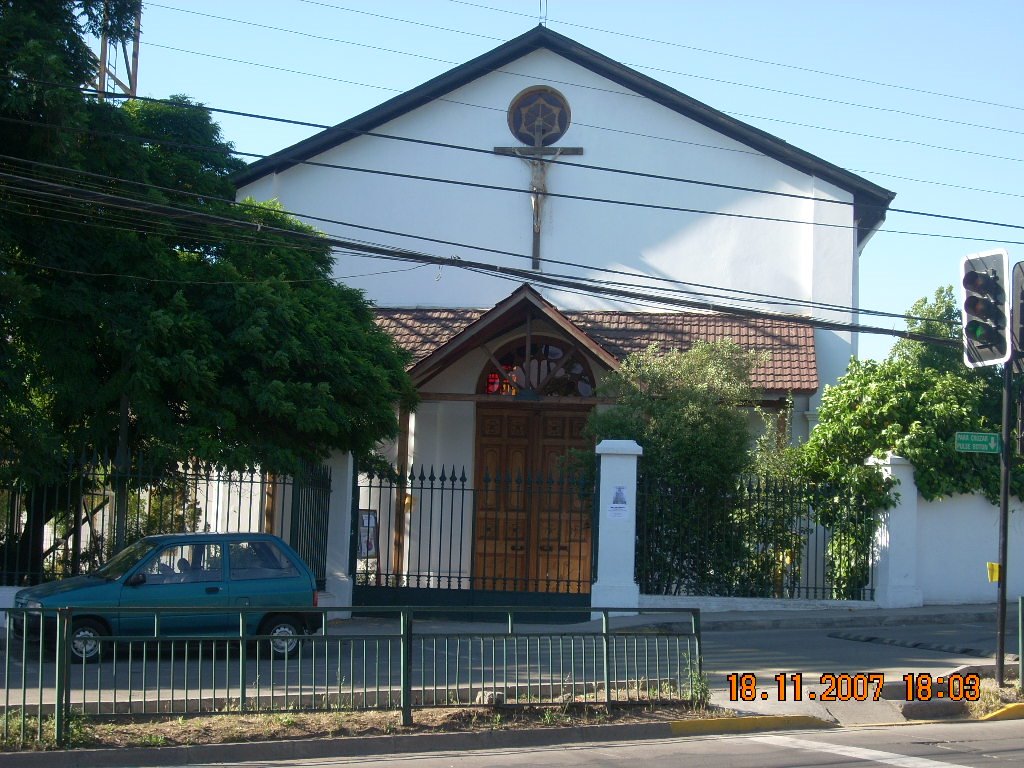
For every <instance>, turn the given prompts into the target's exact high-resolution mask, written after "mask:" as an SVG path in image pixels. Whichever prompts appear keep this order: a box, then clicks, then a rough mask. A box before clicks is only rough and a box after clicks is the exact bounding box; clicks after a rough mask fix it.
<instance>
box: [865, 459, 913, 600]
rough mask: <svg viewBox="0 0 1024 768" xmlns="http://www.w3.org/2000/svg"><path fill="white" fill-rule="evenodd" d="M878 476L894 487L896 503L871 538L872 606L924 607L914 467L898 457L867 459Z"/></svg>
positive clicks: (887, 511)
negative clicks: (873, 557)
mask: <svg viewBox="0 0 1024 768" xmlns="http://www.w3.org/2000/svg"><path fill="white" fill-rule="evenodd" d="M868 464H874V465H876V466H878V467H879V469H880V470H881V471H882V474H883V475H885V476H886V477H891V478H892V479H893V480H895V481H896V483H897V492H898V493H899V501H898V503H897V504H896V506H895V507H893V508H892V509H888V510H885V511H884V512H883V513H882V520H881V525H879V528H878V531H877V532H876V534H875V549H876V551H877V553H878V554H877V559H876V561H875V603H876V604H877V605H878V607H879V608H912V607H915V606H919V605H924V595H923V593H922V592H921V588H920V586H918V583H917V550H918V535H917V514H918V508H917V500H918V494H917V484H916V483H915V482H914V466H913V465H912V464H911V463H910V462H909V461H907V460H906V459H904V458H903V457H902V456H894V455H893V454H891V453H890V454H889V455H887V456H886V457H885V458H884V459H874V458H872V459H868Z"/></svg>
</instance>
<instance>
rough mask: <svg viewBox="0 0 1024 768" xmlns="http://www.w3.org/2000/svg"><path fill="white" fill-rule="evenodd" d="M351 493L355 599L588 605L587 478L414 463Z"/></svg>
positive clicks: (590, 513)
mask: <svg viewBox="0 0 1024 768" xmlns="http://www.w3.org/2000/svg"><path fill="white" fill-rule="evenodd" d="M353 496H354V502H353V530H352V536H353V546H352V548H351V554H352V563H351V568H352V570H351V572H352V573H354V574H355V587H354V593H353V604H354V605H357V606H358V605H364V606H381V605H436V606H451V605H462V606H474V605H476V606H512V605H516V606H518V605H522V606H531V605H533V606H550V605H560V606H581V607H589V605H590V586H591V582H592V575H593V568H592V564H593V562H594V546H595V535H594V526H593V520H594V489H593V485H592V481H591V482H590V483H588V482H586V481H584V480H582V479H578V478H574V477H570V476H566V475H561V476H558V477H522V476H520V477H484V478H483V481H482V483H481V485H480V487H478V488H474V487H472V485H471V484H470V482H469V480H468V478H467V475H466V473H465V470H463V471H458V470H456V469H455V468H454V467H451V468H442V469H441V471H440V472H435V471H434V470H433V469H432V468H431V469H429V470H428V469H426V468H420V469H419V471H410V472H409V473H408V474H402V475H399V474H398V473H395V472H389V473H385V474H383V475H381V474H373V475H363V476H361V477H359V478H358V479H357V481H356V487H355V493H354V494H353Z"/></svg>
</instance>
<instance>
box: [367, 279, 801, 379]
mask: <svg viewBox="0 0 1024 768" xmlns="http://www.w3.org/2000/svg"><path fill="white" fill-rule="evenodd" d="M524 288H526V289H528V292H527V291H524ZM537 299H539V302H541V303H537V302H536V300H537ZM524 300H526V301H528V302H529V303H530V305H531V306H535V307H537V308H538V309H541V308H543V307H545V306H546V307H547V308H549V309H550V310H552V311H553V312H554V313H555V314H550V313H548V312H545V316H547V317H548V318H550V319H553V320H555V321H557V322H558V323H559V325H560V327H561V328H563V329H564V330H567V331H569V330H571V331H572V335H573V337H574V338H576V339H580V338H581V337H582V338H583V339H585V340H586V342H585V346H586V347H587V348H588V350H590V351H592V352H597V351H599V355H598V359H600V360H602V362H605V364H606V365H608V367H609V368H614V367H617V361H618V360H621V359H622V358H624V357H625V356H626V355H628V354H629V353H631V352H638V351H640V350H642V349H645V348H646V347H647V346H648V345H650V344H655V343H656V344H659V345H660V346H661V348H662V349H664V350H670V349H684V350H685V349H689V348H690V347H691V346H693V343H694V342H695V341H697V340H703V341H718V340H722V339H732V340H733V341H735V342H736V343H737V344H739V345H740V346H742V347H743V348H744V349H748V350H757V351H764V352H767V353H768V354H769V358H768V362H767V363H766V364H765V365H763V366H761V367H760V368H758V369H757V370H755V371H754V375H753V384H754V387H755V388H756V389H758V390H759V391H761V392H764V393H787V392H792V393H794V394H811V393H813V392H816V391H817V390H818V386H819V381H818V366H817V360H816V358H815V348H814V329H813V328H811V327H810V326H808V325H805V324H802V323H792V322H788V321H786V320H778V319H774V318H743V317H728V316H726V315H718V314H702V313H695V312H685V313H684V312H613V311H578V312H559V311H558V310H557V309H555V308H554V307H553V306H552V305H551V304H549V303H548V302H546V301H545V300H544V299H543V298H541V297H540V295H539V294H537V292H536V291H534V290H533V289H529V287H528V286H524V287H523V288H520V289H519V290H518V291H516V293H513V294H512V296H510V297H509V298H508V299H506V300H505V301H503V302H501V303H500V304H498V305H497V306H496V307H495V308H494V309H493V310H483V309H389V308H377V309H376V310H375V313H376V316H377V324H378V325H379V326H380V327H381V328H383V329H384V330H385V331H387V332H388V333H389V334H390V335H391V336H392V338H394V339H395V341H397V342H398V344H399V346H401V347H402V348H404V349H405V350H407V351H408V352H409V353H410V354H411V355H412V358H413V365H412V367H411V368H410V373H412V374H413V378H414V380H415V381H416V382H417V383H418V384H419V383H422V382H423V381H424V380H426V378H429V377H430V376H432V375H434V374H435V373H437V372H438V371H439V370H440V369H441V368H442V367H443V366H444V364H445V363H446V361H450V360H452V359H454V357H455V356H457V355H459V354H461V353H463V352H465V351H466V350H467V349H469V348H470V347H471V346H474V345H475V344H478V343H479V342H480V341H482V340H485V339H486V338H487V337H493V336H495V335H498V333H503V332H505V331H506V330H510V329H511V328H512V327H515V325H516V324H518V323H521V322H522V318H523V315H522V312H521V311H520V312H516V311H513V310H514V309H515V308H518V309H519V310H521V309H522V308H523V307H524V306H525V305H524V304H523V303H522V302H523V301H524ZM499 310H500V311H499ZM495 313H496V314H495Z"/></svg>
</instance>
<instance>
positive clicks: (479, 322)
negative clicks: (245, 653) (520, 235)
mask: <svg viewBox="0 0 1024 768" xmlns="http://www.w3.org/2000/svg"><path fill="white" fill-rule="evenodd" d="M404 312H405V313H406V314H405V315H404V316H403V314H402V313H403V310H386V309H377V310H376V314H377V323H378V325H380V326H381V327H382V328H384V330H386V331H387V332H388V333H390V334H391V335H392V337H393V338H394V339H395V340H396V341H397V342H398V343H399V345H400V346H402V347H403V348H405V349H406V350H408V351H409V352H411V353H412V356H413V360H414V362H413V364H412V366H411V367H410V368H409V375H410V376H411V377H412V380H413V383H414V384H416V385H417V386H419V385H421V384H423V383H425V382H426V381H428V380H429V379H431V378H433V377H434V376H436V375H437V374H438V373H440V372H441V371H442V370H443V369H444V368H445V367H446V366H447V365H448V364H449V363H450V362H452V361H454V360H455V359H457V358H459V357H461V356H462V355H463V354H465V353H466V352H467V351H468V350H469V349H472V348H474V347H478V346H480V345H481V344H486V343H487V342H488V341H489V340H490V339H493V338H495V337H496V336H500V335H501V334H503V333H505V332H506V331H508V330H511V329H512V328H515V327H518V326H520V325H522V324H523V323H525V321H526V320H527V318H531V317H543V318H545V319H546V320H548V321H550V322H551V323H552V324H554V325H555V327H557V328H558V329H559V330H561V331H562V332H564V333H565V334H566V335H567V336H568V337H569V338H570V339H572V340H573V341H575V342H576V343H577V344H579V345H580V346H581V347H583V348H584V349H586V350H587V352H589V353H590V354H591V355H593V356H594V357H595V358H596V359H597V360H598V361H599V362H600V363H603V364H604V365H605V366H606V367H607V368H618V367H619V361H618V358H616V357H615V356H614V355H613V354H611V353H610V352H609V351H608V350H606V349H604V348H603V347H602V346H600V345H599V344H598V343H597V342H595V341H594V339H592V338H591V337H590V336H588V335H587V334H586V333H585V332H584V331H582V330H581V329H580V328H579V327H577V326H576V325H575V324H574V323H573V322H572V321H571V320H569V319H568V318H567V317H566V315H565V314H563V313H562V312H561V311H559V310H558V309H557V308H556V307H555V305H554V304H552V303H551V302H549V301H547V300H546V299H544V297H543V296H541V295H540V294H539V293H538V292H537V291H536V289H534V288H533V287H532V286H530V285H529V284H527V283H523V285H521V286H520V287H519V288H517V289H516V290H515V291H513V292H512V294H511V295H509V296H508V297H507V298H505V299H504V300H502V301H500V302H498V303H497V304H496V305H495V306H494V307H493V308H491V309H487V310H482V309H481V310H474V309H470V310H465V309H441V310H404ZM423 312H426V313H440V314H435V315H434V317H429V316H423V315H421V313H423Z"/></svg>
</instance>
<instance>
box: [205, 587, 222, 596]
mask: <svg viewBox="0 0 1024 768" xmlns="http://www.w3.org/2000/svg"><path fill="white" fill-rule="evenodd" d="M218 592H220V587H207V588H206V594H208V595H216V594H217V593H218Z"/></svg>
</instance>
